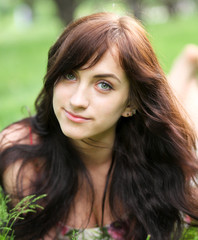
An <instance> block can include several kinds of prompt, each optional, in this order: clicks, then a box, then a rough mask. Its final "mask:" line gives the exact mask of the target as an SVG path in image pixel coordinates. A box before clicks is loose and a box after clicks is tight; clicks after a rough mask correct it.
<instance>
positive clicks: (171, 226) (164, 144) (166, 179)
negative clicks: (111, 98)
mask: <svg viewBox="0 0 198 240" xmlns="http://www.w3.org/2000/svg"><path fill="white" fill-rule="evenodd" d="M112 46H114V47H116V48H117V50H118V56H119V61H120V65H121V67H122V68H123V70H124V71H125V73H126V75H127V78H128V80H129V82H130V101H131V102H133V104H134V106H136V109H137V111H136V114H135V115H134V116H133V117H129V118H124V117H121V118H120V119H119V121H118V123H117V128H116V138H115V143H114V147H113V164H114V167H113V171H112V175H111V181H109V184H110V186H109V189H110V190H109V199H107V200H108V201H109V205H110V209H111V213H112V215H113V216H114V218H115V219H117V220H119V221H121V222H122V223H123V225H124V226H125V228H126V234H125V239H133V240H143V239H146V236H147V234H151V239H157V240H162V239H163V240H166V239H171V237H172V238H173V239H174V240H176V239H179V237H180V234H181V229H182V225H183V220H182V215H183V214H188V215H190V216H191V217H193V218H197V216H198V210H196V208H197V205H196V203H195V202H194V201H193V198H192V192H193V190H192V179H193V178H194V177H195V175H196V173H197V166H196V164H195V161H196V158H195V150H194V149H195V137H194V135H193V133H192V130H191V129H190V127H189V126H188V124H187V122H186V121H185V119H184V117H182V116H181V113H180V111H179V110H178V106H177V103H176V100H175V98H174V97H173V95H172V93H171V91H170V89H169V86H168V83H167V80H166V77H165V75H164V73H163V71H162V69H161V67H160V66H159V63H158V61H157V59H156V56H155V54H154V52H153V49H152V47H151V45H150V43H149V41H148V38H147V36H146V32H145V31H144V29H143V28H142V26H141V24H140V23H138V21H136V20H135V19H133V18H131V17H128V16H124V17H118V16H115V15H114V14H111V13H97V14H93V15H90V16H87V17H83V18H81V19H79V20H77V21H75V22H73V23H71V24H70V25H69V26H68V27H67V28H66V29H65V30H64V32H63V33H62V35H61V36H60V37H59V39H58V40H57V41H56V43H55V44H54V45H53V46H52V47H51V49H50V51H49V56H48V67H47V74H46V76H45V78H44V87H43V89H42V91H41V93H40V94H39V96H38V98H37V100H36V103H35V106H36V115H35V116H34V117H32V118H28V119H25V120H23V121H21V122H20V124H21V126H22V127H24V126H26V127H29V126H30V128H31V131H32V132H33V133H34V134H36V135H37V136H38V138H39V140H38V141H37V143H36V144H33V145H30V144H17V143H16V144H13V145H12V146H10V147H8V148H6V149H3V151H2V152H1V155H0V158H1V166H0V170H1V178H2V174H3V172H4V171H5V169H6V168H7V166H8V165H9V164H11V163H13V162H15V161H17V160H18V159H23V163H22V165H21V171H19V174H18V184H17V186H18V188H17V189H18V191H17V192H18V195H19V196H18V197H20V198H22V197H23V192H24V191H23V186H22V185H23V184H21V182H22V180H21V179H22V177H23V169H24V167H25V166H26V165H27V164H29V163H31V164H33V167H34V169H35V174H36V177H34V178H33V179H32V181H31V184H30V187H31V188H30V190H31V191H30V192H31V193H36V194H37V195H40V194H42V193H47V197H46V199H45V201H44V203H43V204H44V207H45V208H44V210H43V211H39V212H37V213H36V214H32V215H27V216H25V217H26V218H25V220H23V221H18V222H17V223H16V224H15V235H16V239H38V238H41V237H43V236H44V235H45V234H46V233H47V232H49V230H50V229H51V228H53V227H54V226H57V225H58V223H59V222H60V221H63V220H64V221H66V220H67V218H68V215H69V210H70V208H71V207H72V204H73V202H74V198H75V196H76V194H77V192H78V190H79V188H80V185H79V182H80V181H79V178H83V179H85V180H86V181H87V185H88V190H87V191H91V207H90V212H91V210H92V205H93V202H94V191H93V184H92V181H91V178H90V176H89V173H88V171H87V169H86V167H85V165H84V164H83V161H82V160H81V156H80V154H79V152H78V151H77V149H76V148H75V147H74V146H73V145H72V143H71V142H70V139H69V138H67V137H66V136H64V134H63V133H62V132H61V129H60V126H59V124H58V121H57V119H56V117H55V114H54V111H53V107H52V98H53V87H54V84H55V83H56V81H58V80H59V78H60V77H61V76H63V75H64V74H65V73H66V72H70V71H72V70H75V69H79V68H81V67H83V66H85V64H86V66H87V63H88V64H89V66H87V67H91V66H93V65H94V64H96V63H97V62H98V61H99V60H100V59H101V57H102V56H103V55H104V53H105V52H106V51H107V50H111V49H112ZM8 159H9V160H8ZM1 182H2V179H1ZM120 204H121V209H122V210H120V211H118V209H119V207H118V205H119V206H120ZM104 210H105V209H104ZM123 213H124V214H123Z"/></svg>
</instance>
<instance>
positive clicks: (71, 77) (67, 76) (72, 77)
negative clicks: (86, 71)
mask: <svg viewBox="0 0 198 240" xmlns="http://www.w3.org/2000/svg"><path fill="white" fill-rule="evenodd" d="M63 77H64V79H66V80H69V81H75V80H76V76H75V75H74V74H73V73H66V74H64V76H63Z"/></svg>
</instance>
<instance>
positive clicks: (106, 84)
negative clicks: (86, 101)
mask: <svg viewBox="0 0 198 240" xmlns="http://www.w3.org/2000/svg"><path fill="white" fill-rule="evenodd" d="M69 75H70V77H71V76H72V77H74V78H75V79H70V77H68V76H69ZM63 78H64V79H65V80H67V81H76V80H77V77H76V74H75V73H74V72H69V73H66V74H64V75H63ZM99 84H104V85H105V86H107V87H108V89H104V88H99V87H98V85H99ZM97 87H98V89H99V90H100V91H106V92H108V91H111V90H112V89H113V87H112V85H111V84H110V83H109V82H106V81H104V80H102V81H100V82H98V83H97Z"/></svg>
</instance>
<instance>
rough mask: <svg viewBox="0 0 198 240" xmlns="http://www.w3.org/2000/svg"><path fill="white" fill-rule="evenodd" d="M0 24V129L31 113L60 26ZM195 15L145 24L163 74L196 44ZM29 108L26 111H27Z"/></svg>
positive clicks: (49, 21) (52, 23)
mask: <svg viewBox="0 0 198 240" xmlns="http://www.w3.org/2000/svg"><path fill="white" fill-rule="evenodd" d="M8 23H9V20H5V22H1V23H0V30H1V38H0V130H1V129H2V128H4V127H5V126H6V125H8V124H10V123H12V122H13V121H17V120H19V119H21V118H22V117H26V116H28V114H29V113H28V111H29V110H30V111H31V113H32V114H33V113H34V107H33V103H34V100H35V98H36V96H37V95H38V93H39V91H40V89H41V87H42V79H43V77H44V75H45V71H46V63H47V52H48V50H49V47H50V46H51V45H52V44H53V43H54V42H55V41H56V39H57V37H58V35H59V34H60V33H61V32H62V30H63V27H62V25H61V24H60V22H59V21H58V20H56V19H55V18H52V17H49V18H48V19H47V20H44V19H40V20H38V21H37V22H35V23H34V24H33V25H32V26H30V27H29V28H25V29H16V28H14V27H13V26H12V27H9V28H8V27H7V26H8V25H9V24H8ZM197 23H198V16H197V15H192V16H188V17H182V16H180V17H176V18H174V19H171V20H169V21H168V22H166V23H161V24H145V27H146V29H147V31H148V32H149V35H150V36H149V38H150V40H151V42H152V45H153V47H154V50H155V51H156V54H157V56H158V57H159V60H160V63H161V65H162V67H163V69H164V71H165V72H166V73H168V71H169V70H170V67H171V64H172V62H173V60H174V58H175V57H176V56H177V55H178V54H179V52H180V51H181V50H182V49H183V47H184V46H185V45H186V44H188V43H194V44H198V26H197V25H198V24H197ZM27 109H29V110H27Z"/></svg>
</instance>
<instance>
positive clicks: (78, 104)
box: [70, 85, 89, 109]
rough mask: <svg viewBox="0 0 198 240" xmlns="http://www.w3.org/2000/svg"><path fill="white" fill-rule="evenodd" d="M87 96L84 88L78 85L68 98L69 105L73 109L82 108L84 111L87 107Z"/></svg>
mask: <svg viewBox="0 0 198 240" xmlns="http://www.w3.org/2000/svg"><path fill="white" fill-rule="evenodd" d="M88 98H89V94H88V90H87V87H86V86H81V85H79V86H78V87H77V88H75V89H74V92H73V94H72V96H71V98H70V105H71V106H72V108H73V109H79V108H83V109H86V108H87V107H88V106H89V99H88Z"/></svg>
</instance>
